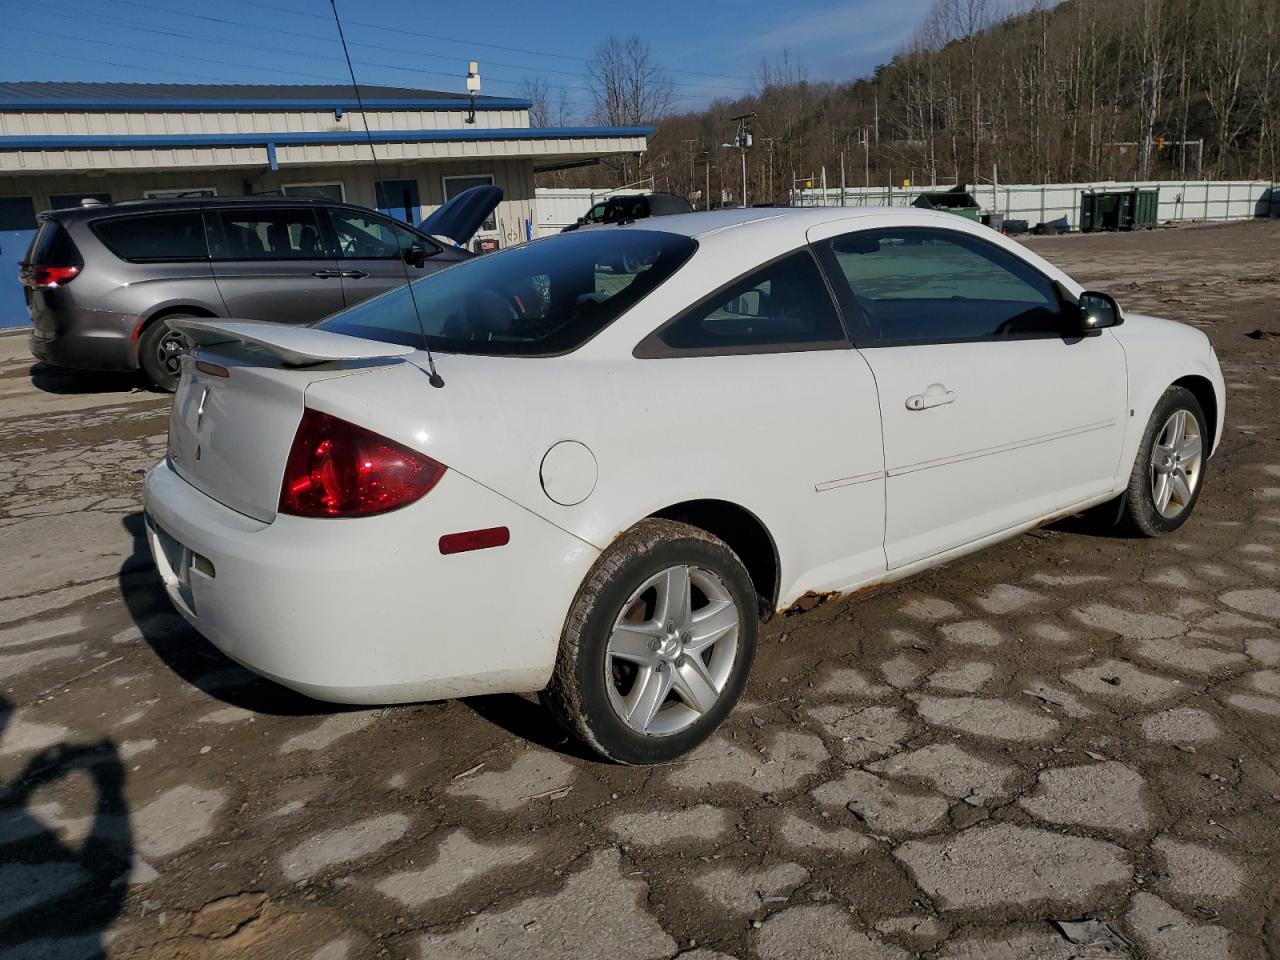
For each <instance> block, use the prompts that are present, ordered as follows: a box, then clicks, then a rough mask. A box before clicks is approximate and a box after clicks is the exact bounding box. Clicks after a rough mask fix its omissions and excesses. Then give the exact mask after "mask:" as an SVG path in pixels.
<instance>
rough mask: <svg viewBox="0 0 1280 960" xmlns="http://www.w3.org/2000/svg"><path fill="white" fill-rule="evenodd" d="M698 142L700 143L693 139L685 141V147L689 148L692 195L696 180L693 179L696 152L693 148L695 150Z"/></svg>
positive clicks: (690, 188) (690, 189) (690, 190)
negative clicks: (694, 154)
mask: <svg viewBox="0 0 1280 960" xmlns="http://www.w3.org/2000/svg"><path fill="white" fill-rule="evenodd" d="M697 142H698V141H697V139H692V140H688V139H687V140H685V141H684V144H685V146H687V147H688V148H689V192H690V193H692V192H693V184H694V179H693V152H694V151H693V148H694V145H695V144H696V143H697Z"/></svg>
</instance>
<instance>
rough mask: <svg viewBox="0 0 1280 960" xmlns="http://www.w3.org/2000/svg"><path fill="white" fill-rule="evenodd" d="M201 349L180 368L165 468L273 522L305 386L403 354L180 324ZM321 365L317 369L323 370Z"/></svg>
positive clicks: (236, 326)
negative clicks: (167, 459) (167, 460)
mask: <svg viewBox="0 0 1280 960" xmlns="http://www.w3.org/2000/svg"><path fill="white" fill-rule="evenodd" d="M170 326H172V327H174V328H176V329H181V330H182V331H183V332H184V333H186V334H187V335H188V336H189V337H191V338H192V339H193V340H195V341H196V342H197V344H198V346H199V349H198V350H197V352H196V354H195V355H194V356H189V357H186V358H184V360H183V371H182V377H181V379H180V380H179V382H178V390H177V393H176V394H175V396H174V401H173V409H172V411H171V412H170V415H169V462H170V464H171V465H172V466H173V469H174V470H175V471H176V472H177V473H178V475H179V476H181V477H182V478H183V479H184V480H186V481H187V482H188V483H190V484H191V485H192V486H193V487H195V488H196V489H197V490H200V491H201V492H202V493H204V494H205V495H207V496H209V497H211V498H212V499H214V500H216V501H218V502H219V503H221V504H223V505H224V506H227V507H230V508H231V509H232V510H235V511H237V512H238V513H243V514H245V515H246V516H249V517H253V518H254V519H256V520H261V521H263V522H267V523H269V522H271V521H272V520H274V519H275V515H276V510H277V508H278V506H279V502H280V483H281V480H282V478H283V476H284V468H285V462H286V460H287V459H288V456H289V449H290V447H291V446H292V444H293V437H294V434H295V432H296V431H297V429H298V423H299V421H300V420H301V419H302V411H303V406H304V399H305V395H306V390H307V387H309V386H310V385H311V384H313V383H316V382H318V381H320V380H327V379H331V378H334V377H349V376H353V375H357V374H364V373H369V372H372V371H376V370H379V369H385V368H386V367H387V365H393V366H399V361H398V360H397V359H396V358H398V357H400V356H402V355H404V354H408V353H411V352H412V350H411V349H410V348H408V347H402V346H398V345H396V344H383V343H375V342H374V341H371V340H363V339H361V338H359V337H348V336H343V335H341V334H334V333H328V332H326V331H323V330H313V329H311V328H309V327H286V326H282V325H278V324H270V323H250V322H238V321H214V320H208V321H206V320H198V321H197V320H180V321H174V322H172V323H171V324H170ZM319 364H323V366H320V365H319Z"/></svg>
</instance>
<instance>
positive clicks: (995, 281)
mask: <svg viewBox="0 0 1280 960" xmlns="http://www.w3.org/2000/svg"><path fill="white" fill-rule="evenodd" d="M820 255H821V256H822V259H823V261H824V263H825V265H826V268H827V272H828V274H829V275H830V276H831V282H832V285H833V286H834V287H835V288H836V291H837V294H838V295H839V296H840V297H841V299H842V301H843V302H844V305H845V309H846V313H847V314H848V315H849V316H851V317H854V316H856V317H860V318H861V321H862V325H863V327H864V329H863V331H862V333H861V336H859V337H857V338H855V339H857V340H858V341H859V345H860V346H861V345H866V346H876V345H890V344H908V343H947V342H953V341H967V340H984V339H1006V338H1018V337H1027V336H1050V335H1052V336H1058V335H1060V333H1061V329H1062V326H1061V304H1060V301H1059V298H1058V293H1057V290H1056V289H1055V287H1054V285H1053V283H1052V281H1050V280H1049V278H1048V277H1046V276H1044V275H1043V274H1042V273H1040V272H1039V271H1038V270H1036V269H1035V268H1034V267H1032V266H1031V265H1030V264H1027V263H1025V262H1024V261H1023V260H1021V259H1019V258H1018V257H1016V256H1014V255H1013V254H1011V253H1009V252H1008V251H1006V250H1002V249H1000V248H999V247H997V246H995V245H994V244H990V243H987V242H986V241H984V240H981V239H979V238H977V237H973V236H969V235H968V234H964V233H960V232H958V231H951V230H934V229H922V228H908V229H901V230H866V231H861V232H859V233H849V234H845V235H843V236H840V237H835V238H833V239H831V240H828V241H826V242H825V243H824V244H821V245H820Z"/></svg>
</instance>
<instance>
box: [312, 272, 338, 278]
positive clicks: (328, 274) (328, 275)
mask: <svg viewBox="0 0 1280 960" xmlns="http://www.w3.org/2000/svg"><path fill="white" fill-rule="evenodd" d="M311 275H312V276H313V277H319V278H320V279H321V280H336V279H337V278H338V277H340V276H342V274H341V273H339V272H338V271H337V270H317V271H316V272H315V273H313V274H311Z"/></svg>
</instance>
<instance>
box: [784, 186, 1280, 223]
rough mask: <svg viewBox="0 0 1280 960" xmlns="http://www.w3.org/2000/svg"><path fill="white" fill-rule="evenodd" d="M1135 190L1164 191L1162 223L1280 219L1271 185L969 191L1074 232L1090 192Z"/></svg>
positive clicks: (824, 197)
mask: <svg viewBox="0 0 1280 960" xmlns="http://www.w3.org/2000/svg"><path fill="white" fill-rule="evenodd" d="M1131 187H1142V188H1148V189H1157V190H1159V191H1160V196H1159V203H1158V207H1157V217H1158V219H1159V221H1160V222H1161V223H1167V222H1174V223H1178V222H1184V221H1196V220H1250V219H1253V218H1254V217H1278V216H1280V186H1277V185H1276V184H1273V183H1270V182H1269V181H1266V180H1231V181H1225V180H1223V181H1219V180H1185V181H1184V180H1109V181H1099V182H1094V183H1046V184H1000V185H999V186H998V187H993V186H992V185H990V184H982V185H980V186H977V187H974V188H971V189H970V191H969V192H970V193H972V194H973V196H974V198H975V199H977V201H978V204H979V205H980V206H981V207H982V209H983V211H984V212H992V211H995V212H998V213H1000V214H1002V215H1003V216H1004V217H1005V219H1010V220H1026V221H1027V222H1028V223H1029V225H1030V226H1033V227H1034V226H1035V225H1036V224H1037V223H1048V222H1050V221H1053V220H1058V219H1060V218H1062V217H1066V218H1067V223H1068V224H1069V225H1070V227H1071V229H1072V230H1078V229H1080V198H1081V196H1082V195H1083V194H1084V193H1085V192H1086V191H1088V190H1091V189H1092V190H1122V189H1125V188H1131ZM946 188H947V185H946V184H940V185H938V186H936V187H930V186H911V187H907V188H901V189H898V188H893V187H848V188H846V189H845V191H844V194H843V196H841V192H840V189H839V188H838V187H837V188H835V189H830V188H828V189H827V190H825V191H823V190H797V191H796V192H795V193H794V194H793V196H792V203H793V204H794V205H796V206H806V207H808V206H834V207H839V206H848V207H861V206H894V207H901V206H910V205H911V204H912V203H913V202H914V201H915V200H916V198H917V197H919V196H920V194H922V193H929V192H931V191H934V190H945V189H946Z"/></svg>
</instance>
